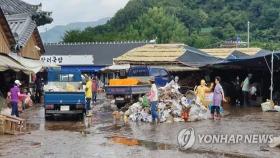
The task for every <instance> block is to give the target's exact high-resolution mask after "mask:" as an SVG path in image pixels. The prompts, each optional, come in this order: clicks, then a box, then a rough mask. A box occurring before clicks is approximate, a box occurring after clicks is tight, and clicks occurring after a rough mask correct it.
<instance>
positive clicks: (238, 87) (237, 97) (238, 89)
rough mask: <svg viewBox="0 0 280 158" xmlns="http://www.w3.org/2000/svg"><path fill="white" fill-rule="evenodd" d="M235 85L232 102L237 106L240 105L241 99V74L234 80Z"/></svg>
mask: <svg viewBox="0 0 280 158" xmlns="http://www.w3.org/2000/svg"><path fill="white" fill-rule="evenodd" d="M232 83H233V86H234V89H235V91H234V97H233V100H232V104H235V105H236V106H240V101H241V82H240V78H239V76H237V77H236V79H235V81H233V82H232Z"/></svg>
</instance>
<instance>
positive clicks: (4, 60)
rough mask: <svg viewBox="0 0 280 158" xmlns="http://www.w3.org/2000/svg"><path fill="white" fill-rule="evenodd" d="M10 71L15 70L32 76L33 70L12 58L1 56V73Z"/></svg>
mask: <svg viewBox="0 0 280 158" xmlns="http://www.w3.org/2000/svg"><path fill="white" fill-rule="evenodd" d="M8 69H11V70H14V71H23V72H24V73H26V74H30V73H31V70H29V69H28V68H26V67H24V66H23V65H21V64H20V63H18V62H17V61H15V60H13V59H12V58H10V57H8V56H5V55H0V71H6V70H8Z"/></svg>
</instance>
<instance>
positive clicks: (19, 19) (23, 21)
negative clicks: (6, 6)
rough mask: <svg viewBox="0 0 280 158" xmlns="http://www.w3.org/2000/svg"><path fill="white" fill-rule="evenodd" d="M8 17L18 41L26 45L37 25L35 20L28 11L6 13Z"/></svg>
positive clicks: (21, 44)
mask: <svg viewBox="0 0 280 158" xmlns="http://www.w3.org/2000/svg"><path fill="white" fill-rule="evenodd" d="M6 19H7V21H8V23H9V25H10V28H11V30H12V32H13V34H14V36H15V39H16V41H17V43H18V44H19V45H20V46H25V44H26V43H27V42H28V40H29V39H30V37H31V36H32V33H33V31H34V30H35V28H36V27H37V25H36V23H35V21H33V20H32V19H31V17H30V16H29V15H28V14H27V13H24V14H13V15H6Z"/></svg>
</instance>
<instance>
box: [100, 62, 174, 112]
mask: <svg viewBox="0 0 280 158" xmlns="http://www.w3.org/2000/svg"><path fill="white" fill-rule="evenodd" d="M127 77H132V78H137V79H139V80H140V81H141V82H143V83H146V84H141V85H132V86H123V85H122V86H106V87H105V92H106V95H107V96H108V97H109V98H114V99H115V104H116V105H117V106H118V108H121V107H123V106H124V105H125V104H127V103H131V102H134V101H135V100H137V99H138V98H139V97H140V96H143V95H145V94H146V93H148V92H149V91H150V88H151V85H150V84H149V80H150V79H151V78H154V79H155V84H156V85H157V87H163V86H165V85H166V84H167V83H169V82H170V81H171V75H170V74H169V72H168V71H167V70H166V69H163V68H152V67H147V66H135V67H131V68H130V69H129V70H128V72H127Z"/></svg>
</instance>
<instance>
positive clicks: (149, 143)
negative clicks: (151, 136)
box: [108, 136, 177, 150]
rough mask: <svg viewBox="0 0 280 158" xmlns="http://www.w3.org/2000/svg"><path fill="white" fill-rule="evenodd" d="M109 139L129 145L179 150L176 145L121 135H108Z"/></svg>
mask: <svg viewBox="0 0 280 158" xmlns="http://www.w3.org/2000/svg"><path fill="white" fill-rule="evenodd" d="M108 139H109V140H111V142H113V143H116V144H123V145H127V146H142V147H145V148H147V149H149V150H177V146H176V145H171V144H164V143H158V142H153V141H146V140H139V139H133V138H126V137H121V136H112V137H108Z"/></svg>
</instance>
